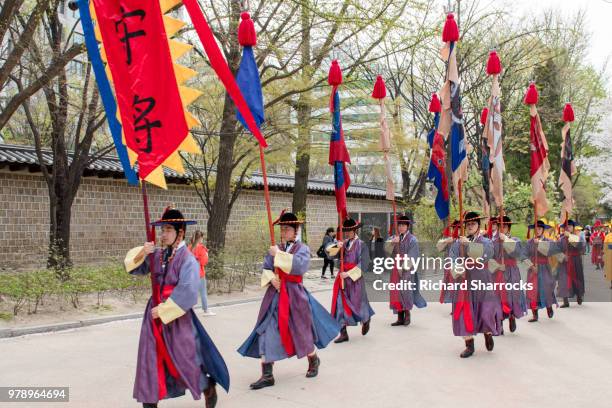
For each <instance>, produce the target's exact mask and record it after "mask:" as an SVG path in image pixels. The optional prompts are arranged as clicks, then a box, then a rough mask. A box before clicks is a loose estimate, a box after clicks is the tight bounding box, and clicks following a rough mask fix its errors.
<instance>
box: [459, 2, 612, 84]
mask: <svg viewBox="0 0 612 408" xmlns="http://www.w3.org/2000/svg"><path fill="white" fill-rule="evenodd" d="M463 1H469V0H463ZM505 2H506V3H508V4H510V5H511V7H513V8H514V9H516V10H517V13H518V14H520V15H522V14H526V13H537V12H541V11H544V10H548V9H557V10H561V12H562V13H563V15H565V16H569V15H571V14H574V13H575V12H577V11H579V10H584V11H586V20H587V27H588V29H589V31H591V43H590V47H589V50H588V58H589V62H591V63H592V64H593V65H594V66H595V68H596V69H601V67H602V66H603V64H604V63H605V61H606V59H607V58H610V61H609V63H608V65H607V70H606V72H607V74H608V77H609V78H610V79H612V46H611V44H612V0H511V1H509V0H505ZM608 89H609V90H610V91H611V92H612V80H611V81H609V82H608Z"/></svg>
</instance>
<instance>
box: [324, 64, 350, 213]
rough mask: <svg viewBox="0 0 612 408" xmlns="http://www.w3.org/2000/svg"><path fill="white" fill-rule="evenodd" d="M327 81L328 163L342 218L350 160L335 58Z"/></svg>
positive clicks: (340, 76) (339, 71)
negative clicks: (328, 98) (332, 173)
mask: <svg viewBox="0 0 612 408" xmlns="http://www.w3.org/2000/svg"><path fill="white" fill-rule="evenodd" d="M327 82H328V83H329V84H330V85H331V86H332V95H331V103H330V111H331V113H332V132H331V137H330V141H329V164H330V165H331V166H333V167H334V187H335V191H336V209H337V211H338V214H340V216H341V218H342V219H345V218H346V217H347V214H348V213H347V210H346V191H347V190H348V188H349V186H350V185H351V178H350V176H349V173H348V169H347V168H346V163H350V162H351V158H350V156H349V153H348V150H347V149H346V144H345V143H344V131H343V130H342V117H341V116H340V93H339V92H338V87H339V86H340V84H341V83H342V71H341V70H340V65H338V61H337V60H333V61H332V65H331V67H330V69H329V77H328V79H327Z"/></svg>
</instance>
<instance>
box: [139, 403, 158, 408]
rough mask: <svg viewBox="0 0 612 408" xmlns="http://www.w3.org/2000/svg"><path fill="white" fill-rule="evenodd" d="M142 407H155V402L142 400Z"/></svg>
mask: <svg viewBox="0 0 612 408" xmlns="http://www.w3.org/2000/svg"><path fill="white" fill-rule="evenodd" d="M142 408H157V403H151V402H143V403H142Z"/></svg>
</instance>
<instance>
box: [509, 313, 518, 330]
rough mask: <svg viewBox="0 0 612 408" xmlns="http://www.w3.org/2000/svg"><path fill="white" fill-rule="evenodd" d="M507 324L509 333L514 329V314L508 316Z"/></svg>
mask: <svg viewBox="0 0 612 408" xmlns="http://www.w3.org/2000/svg"><path fill="white" fill-rule="evenodd" d="M508 324H509V326H510V333H514V331H515V330H516V318H515V317H514V315H510V317H508Z"/></svg>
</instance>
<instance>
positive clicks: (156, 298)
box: [140, 179, 161, 307]
mask: <svg viewBox="0 0 612 408" xmlns="http://www.w3.org/2000/svg"><path fill="white" fill-rule="evenodd" d="M140 185H141V186H142V188H141V191H142V207H143V212H144V219H145V230H146V232H147V242H153V243H155V230H154V227H153V226H151V215H150V213H149V196H148V195H147V182H146V181H144V180H143V179H140ZM153 259H154V257H153V254H149V269H150V272H151V273H150V274H149V275H150V277H151V297H152V300H153V306H154V307H155V306H157V305H158V304H159V303H160V301H161V298H160V294H159V292H158V291H156V290H155V287H156V282H155V276H154V274H153Z"/></svg>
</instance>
